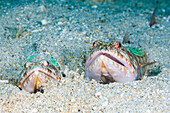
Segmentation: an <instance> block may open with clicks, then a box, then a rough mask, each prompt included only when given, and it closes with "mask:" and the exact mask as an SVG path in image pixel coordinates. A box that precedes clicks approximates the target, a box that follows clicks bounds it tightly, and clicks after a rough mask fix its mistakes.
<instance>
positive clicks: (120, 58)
mask: <svg viewBox="0 0 170 113" xmlns="http://www.w3.org/2000/svg"><path fill="white" fill-rule="evenodd" d="M147 65H148V63H147V56H146V53H145V52H144V51H142V50H140V49H139V48H137V49H135V48H132V47H123V46H122V45H121V43H120V42H112V43H106V42H103V41H96V42H94V43H93V49H92V51H91V54H90V55H89V58H88V59H87V61H86V66H85V76H86V77H88V78H90V79H95V80H97V81H101V82H103V83H110V82H115V81H116V82H123V83H125V82H130V81H134V80H139V79H142V77H143V76H144V75H145V74H146V70H147Z"/></svg>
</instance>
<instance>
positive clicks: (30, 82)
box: [17, 57, 61, 93]
mask: <svg viewBox="0 0 170 113" xmlns="http://www.w3.org/2000/svg"><path fill="white" fill-rule="evenodd" d="M60 77H61V72H60V67H59V65H58V63H57V62H56V60H55V59H53V58H52V57H49V58H48V59H46V60H44V59H43V60H38V61H32V60H28V62H27V63H26V64H25V65H24V69H23V70H22V71H21V73H20V77H19V80H18V83H17V86H18V87H19V88H21V89H24V90H26V91H28V92H31V93H32V92H35V91H36V90H38V88H39V87H40V86H41V85H42V84H43V83H46V82H48V80H50V79H54V80H60Z"/></svg>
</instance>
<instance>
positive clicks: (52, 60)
mask: <svg viewBox="0 0 170 113" xmlns="http://www.w3.org/2000/svg"><path fill="white" fill-rule="evenodd" d="M49 59H50V60H51V62H52V63H53V64H54V65H55V66H56V67H59V65H58V63H57V61H56V60H55V59H54V58H53V57H49Z"/></svg>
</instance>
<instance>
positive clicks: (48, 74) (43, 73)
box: [19, 68, 60, 86]
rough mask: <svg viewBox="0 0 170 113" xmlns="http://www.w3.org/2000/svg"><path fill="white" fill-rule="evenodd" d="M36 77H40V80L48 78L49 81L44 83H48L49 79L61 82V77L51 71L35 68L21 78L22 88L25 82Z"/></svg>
mask: <svg viewBox="0 0 170 113" xmlns="http://www.w3.org/2000/svg"><path fill="white" fill-rule="evenodd" d="M34 77H39V78H47V80H43V79H42V81H43V82H47V81H48V79H54V80H59V79H60V77H59V76H58V75H57V74H56V73H53V72H52V71H51V70H49V69H43V68H33V69H31V70H29V71H27V72H26V73H24V76H23V77H22V78H21V80H20V81H19V85H20V86H21V85H22V84H23V83H24V82H28V81H31V79H33V78H34Z"/></svg>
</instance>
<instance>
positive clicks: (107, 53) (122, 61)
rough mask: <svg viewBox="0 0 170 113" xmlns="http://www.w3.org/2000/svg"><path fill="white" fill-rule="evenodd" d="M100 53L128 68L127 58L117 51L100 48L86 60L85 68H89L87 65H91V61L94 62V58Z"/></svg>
mask: <svg viewBox="0 0 170 113" xmlns="http://www.w3.org/2000/svg"><path fill="white" fill-rule="evenodd" d="M101 55H103V56H105V57H107V58H109V59H111V60H112V61H114V62H116V63H117V64H119V65H121V66H124V67H126V68H127V69H130V66H129V64H128V62H127V59H126V60H125V58H123V56H122V55H120V54H118V52H116V51H109V50H100V51H97V52H95V53H93V54H92V55H90V58H89V59H88V60H87V63H86V69H87V68H89V66H90V65H92V63H93V62H95V60H96V59H97V58H98V57H99V56H101Z"/></svg>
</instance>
